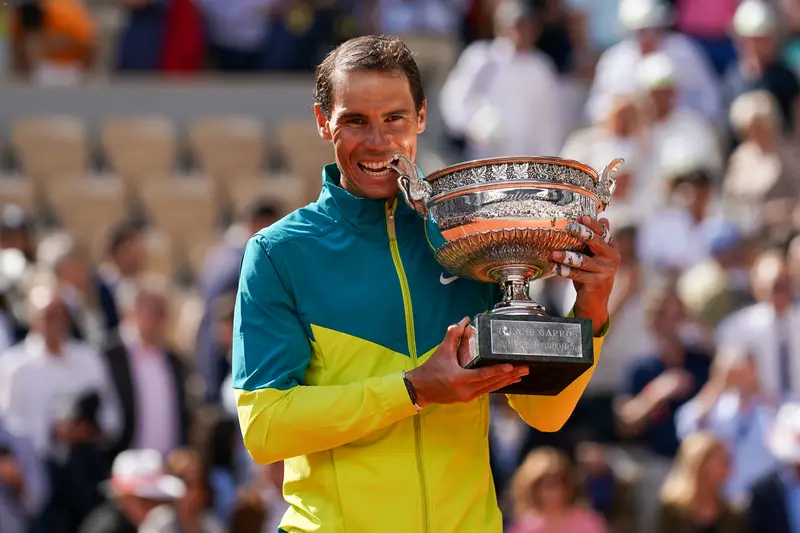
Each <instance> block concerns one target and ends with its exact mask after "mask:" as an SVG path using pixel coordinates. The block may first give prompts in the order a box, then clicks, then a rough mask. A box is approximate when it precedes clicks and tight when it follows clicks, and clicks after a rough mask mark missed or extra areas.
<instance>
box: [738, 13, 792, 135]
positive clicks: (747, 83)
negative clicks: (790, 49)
mask: <svg viewBox="0 0 800 533" xmlns="http://www.w3.org/2000/svg"><path fill="white" fill-rule="evenodd" d="M733 31H734V34H735V41H736V47H737V49H738V55H739V59H738V61H737V62H736V63H734V64H733V65H731V67H730V69H729V70H728V73H727V75H726V77H725V87H724V90H725V100H726V103H728V104H730V103H731V102H733V101H734V100H735V99H736V97H738V96H739V95H741V94H744V93H746V92H750V91H754V90H758V89H763V90H765V91H768V92H770V93H772V95H773V96H774V97H775V100H776V102H777V104H778V107H779V109H780V113H781V116H782V118H783V120H782V121H781V123H782V125H783V131H784V132H786V133H790V132H793V131H794V113H795V105H796V102H797V97H798V95H799V94H800V83H798V79H797V76H796V75H795V73H794V72H792V70H791V69H790V68H789V67H788V66H787V65H786V63H784V61H783V59H782V58H781V51H780V48H779V43H780V35H779V20H778V15H777V13H776V11H775V9H774V7H773V6H772V5H771V4H770V3H769V2H765V1H763V0H742V3H741V4H740V5H739V7H738V9H737V10H736V15H735V17H734V19H733Z"/></svg>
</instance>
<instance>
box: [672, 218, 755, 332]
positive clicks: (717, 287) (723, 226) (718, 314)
mask: <svg viewBox="0 0 800 533" xmlns="http://www.w3.org/2000/svg"><path fill="white" fill-rule="evenodd" d="M703 237H704V239H705V242H706V246H707V248H708V252H709V257H708V258H707V259H705V260H704V261H702V262H700V263H698V264H696V265H695V266H693V267H690V268H689V269H687V270H686V271H684V272H683V273H682V274H681V275H680V278H679V280H678V291H679V293H680V297H681V301H682V302H683V304H684V306H686V308H687V309H688V310H689V311H690V312H691V314H692V316H694V317H697V322H698V324H699V325H700V326H701V327H703V328H705V329H707V330H709V331H710V332H713V330H714V329H716V327H717V326H718V325H719V324H720V322H722V320H724V319H725V318H726V317H727V316H729V315H730V314H731V313H734V312H736V311H738V310H740V309H742V308H744V307H746V306H748V305H751V304H753V303H755V302H754V300H753V294H752V288H751V286H750V273H749V267H750V265H751V263H752V255H753V252H752V249H753V243H752V240H751V239H749V238H747V237H746V236H745V235H744V234H743V233H742V230H741V229H739V227H738V226H737V225H735V224H733V223H732V222H730V221H728V220H726V219H719V220H715V221H714V222H713V223H711V224H708V225H707V227H706V228H705V232H704V235H703Z"/></svg>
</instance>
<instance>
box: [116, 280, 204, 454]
mask: <svg viewBox="0 0 800 533" xmlns="http://www.w3.org/2000/svg"><path fill="white" fill-rule="evenodd" d="M168 291H169V289H168V284H167V282H166V280H163V279H161V278H160V277H147V278H145V279H142V280H141V281H140V283H139V284H137V285H136V286H135V287H134V288H132V289H131V291H130V293H129V294H127V295H125V296H124V297H123V309H124V313H125V314H124V316H125V320H124V322H123V324H122V326H121V327H120V331H119V337H118V338H117V339H114V340H112V341H111V342H110V344H109V346H108V348H107V349H106V351H105V357H106V360H107V362H108V367H109V370H110V373H111V377H112V379H113V381H114V386H115V389H116V393H117V395H118V396H119V400H120V404H121V407H122V430H121V432H120V435H119V439H118V440H117V441H116V442H115V443H114V445H113V447H112V450H111V451H112V456H115V455H117V454H118V453H120V452H122V451H123V450H126V449H129V448H137V449H152V450H156V451H158V452H160V453H162V454H166V453H168V452H170V451H171V450H174V449H176V448H177V447H179V446H183V445H185V444H186V443H187V441H188V428H189V407H188V401H187V392H186V380H187V377H188V373H187V369H186V368H185V366H184V363H183V361H182V360H181V358H180V357H179V356H178V355H177V354H175V353H174V352H172V351H171V350H170V349H169V348H168V347H166V327H167V322H168V320H167V319H168V316H167V313H168V300H169V293H168ZM126 300H127V301H126Z"/></svg>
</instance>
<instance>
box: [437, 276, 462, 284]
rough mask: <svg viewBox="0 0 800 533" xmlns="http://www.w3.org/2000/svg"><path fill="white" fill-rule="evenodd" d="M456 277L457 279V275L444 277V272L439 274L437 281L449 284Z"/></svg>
mask: <svg viewBox="0 0 800 533" xmlns="http://www.w3.org/2000/svg"><path fill="white" fill-rule="evenodd" d="M457 279H458V276H452V277H449V278H446V277H444V274H439V283H441V284H442V285H450V284H451V283H453V282H454V281H455V280H457Z"/></svg>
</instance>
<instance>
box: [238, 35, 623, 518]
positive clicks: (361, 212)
mask: <svg viewBox="0 0 800 533" xmlns="http://www.w3.org/2000/svg"><path fill="white" fill-rule="evenodd" d="M314 98H315V102H314V114H315V116H316V119H317V128H318V130H319V134H320V135H321V136H322V137H323V138H324V139H326V140H327V141H330V142H331V143H332V144H333V147H334V151H335V160H336V161H335V163H332V164H330V165H327V166H325V167H324V168H323V169H322V179H323V186H322V191H321V194H320V196H319V199H318V200H317V201H316V202H315V203H313V204H310V205H309V206H306V207H304V208H301V209H299V210H296V211H294V212H293V213H291V214H290V215H288V216H287V217H286V218H284V219H282V220H281V221H279V222H277V223H276V224H273V225H272V226H270V227H269V228H266V229H264V230H262V231H260V232H258V233H257V234H256V235H254V236H253V237H252V238H251V239H250V241H249V242H248V244H247V247H246V251H245V255H244V259H243V263H242V270H241V278H240V285H239V292H238V296H237V304H236V313H235V322H234V345H233V355H232V363H233V386H234V388H235V393H236V398H237V406H238V413H239V420H240V423H241V427H242V431H243V435H244V441H245V444H246V446H247V449H248V450H249V451H250V454H251V455H252V457H253V458H254V459H255V460H256V461H257V462H259V463H265V464H266V463H273V462H277V461H284V465H285V466H284V497H285V498H286V501H287V502H288V503H289V505H290V507H289V510H288V511H287V513H286V514H285V516H284V517H283V520H282V521H281V529H280V531H282V532H284V533H301V532H311V531H314V532H317V533H344V532H345V531H346V532H348V533H361V532H373V531H381V532H382V533H394V532H397V533H408V532H411V531H414V532H420V533H428V532H430V533H434V532H435V533H460V532H463V531H476V532H477V531H480V532H496V533H500V532H501V531H502V517H501V513H500V510H499V508H498V504H497V499H496V494H495V489H494V484H493V481H492V475H491V470H490V467H489V449H488V427H489V399H488V394H490V393H501V394H506V397H507V398H508V402H509V404H510V406H511V407H512V408H513V409H515V410H516V411H517V412H518V413H519V414H520V416H521V417H522V418H523V419H524V420H525V421H526V422H527V423H528V424H529V425H531V426H532V427H534V428H536V429H538V430H540V431H547V432H553V431H558V430H559V429H560V428H561V427H562V426H563V424H564V423H565V422H566V421H567V419H568V418H569V417H570V415H571V414H572V412H573V410H574V408H575V405H576V404H577V402H578V400H579V398H580V397H581V395H582V394H583V391H584V389H585V387H586V384H587V383H588V382H589V380H590V379H591V376H592V372H593V369H594V365H596V364H597V360H598V357H599V355H600V350H601V347H602V343H603V337H604V335H605V334H606V332H607V331H608V328H609V323H608V322H609V319H608V311H607V304H608V298H609V294H610V293H611V289H612V286H613V283H614V274H615V272H616V269H617V267H618V265H619V262H620V258H619V253H618V252H617V250H616V249H615V246H614V244H613V243H612V242H611V239H610V231H609V225H608V222H607V221H606V220H603V219H598V218H597V217H598V215H599V214H600V213H601V212H602V211H603V209H605V207H606V206H607V205H608V203H609V201H610V196H611V192H612V190H613V178H612V177H611V174H612V171H613V167H614V165H615V164H616V163H617V162H612V164H611V165H609V168H607V169H606V171H604V172H603V173H602V175H598V173H596V172H595V171H594V170H593V169H591V168H589V167H587V166H585V165H582V164H580V163H578V162H574V161H566V160H562V159H557V158H531V157H518V158H510V159H497V160H482V161H472V162H469V163H464V164H461V165H456V166H453V167H450V168H446V169H443V170H440V171H439V172H437V173H435V174H432V175H431V176H427V177H426V176H424V175H423V174H422V173H421V172H420V170H419V169H418V168H417V166H416V165H415V164H414V161H415V157H416V155H417V137H418V135H420V134H421V133H423V131H424V130H425V119H426V112H427V108H426V99H425V94H424V91H423V88H422V84H421V81H420V74H419V70H418V68H417V65H416V63H415V61H414V59H413V57H412V54H411V53H410V52H409V50H408V48H407V47H406V46H405V45H404V44H403V43H402V42H401V41H400V40H398V39H392V38H385V37H374V36H369V37H359V38H356V39H352V40H350V41H347V42H345V43H344V44H342V45H341V46H339V47H338V48H336V49H335V50H334V51H332V52H331V53H330V54H329V55H328V57H327V58H326V59H325V60H324V61H323V62H322V63H321V64H320V66H319V67H318V69H317V73H316V87H315V91H314ZM531 127H547V125H546V124H541V125H532V126H531ZM550 275H558V276H562V277H566V278H569V279H572V280H573V282H574V284H575V288H576V290H577V297H576V300H575V305H574V307H573V310H572V312H571V313H570V315H569V316H568V317H566V318H554V317H549V316H547V314H546V311H545V310H544V309H543V308H542V307H541V306H539V305H538V304H536V303H535V302H533V301H531V300H530V298H529V297H528V283H529V282H530V281H532V280H535V279H539V278H543V277H546V276H550ZM472 320H474V324H471V323H470V322H471V321H472Z"/></svg>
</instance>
